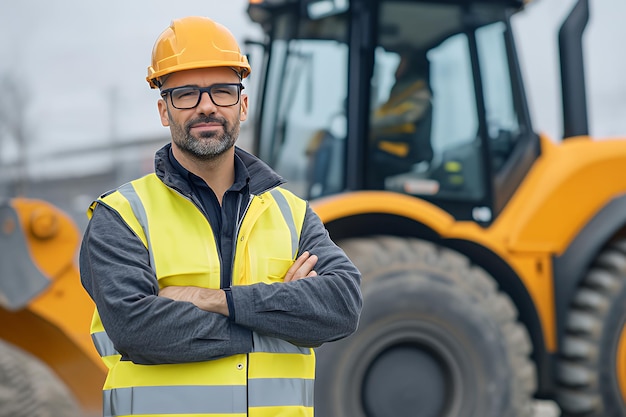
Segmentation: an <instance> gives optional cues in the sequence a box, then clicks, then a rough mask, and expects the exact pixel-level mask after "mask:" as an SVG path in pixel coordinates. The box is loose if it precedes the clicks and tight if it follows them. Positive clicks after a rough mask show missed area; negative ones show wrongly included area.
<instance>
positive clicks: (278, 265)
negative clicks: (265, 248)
mask: <svg viewBox="0 0 626 417" xmlns="http://www.w3.org/2000/svg"><path fill="white" fill-rule="evenodd" d="M291 265H293V260H292V259H279V258H268V259H267V282H269V283H272V282H282V281H284V280H285V274H287V271H288V270H289V268H290V267H291Z"/></svg>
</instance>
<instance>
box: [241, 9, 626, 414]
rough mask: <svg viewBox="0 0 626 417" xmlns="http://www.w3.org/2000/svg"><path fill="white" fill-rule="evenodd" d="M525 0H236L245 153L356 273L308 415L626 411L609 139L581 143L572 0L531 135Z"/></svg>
mask: <svg viewBox="0 0 626 417" xmlns="http://www.w3.org/2000/svg"><path fill="white" fill-rule="evenodd" d="M528 3H529V1H524V0H439V1H435V0H250V3H249V7H248V14H249V16H250V18H251V19H252V21H254V22H256V23H258V24H259V26H260V28H261V29H262V30H263V32H264V35H265V37H264V39H263V41H261V42H252V41H251V42H249V43H248V45H249V46H250V48H249V50H248V51H246V52H248V53H249V54H250V56H251V64H252V77H251V80H250V82H251V83H255V84H253V85H252V88H251V89H250V90H252V91H251V93H250V97H251V102H252V103H253V105H252V106H251V109H252V111H253V112H254V111H255V110H256V111H258V113H257V114H256V117H253V118H252V119H253V122H254V123H255V124H254V128H255V129H256V131H255V133H254V138H255V140H254V143H253V149H252V150H253V152H255V153H256V154H257V155H259V156H260V157H261V158H262V159H263V160H265V161H266V162H268V163H269V165H271V166H272V167H273V168H274V169H275V170H277V171H278V172H279V173H280V174H281V175H282V176H283V177H285V178H286V179H287V180H288V182H287V184H286V187H288V188H290V189H291V190H292V191H294V192H295V193H296V194H298V195H301V196H303V197H305V198H308V199H309V200H310V201H311V206H312V207H313V208H314V210H315V211H316V213H317V214H318V215H319V217H320V219H321V220H322V221H323V222H324V224H325V226H326V228H327V229H328V231H329V233H330V236H331V237H332V238H333V239H334V240H335V241H336V242H337V243H338V245H339V246H340V247H341V248H342V249H343V250H344V251H345V252H346V253H347V254H348V256H349V257H350V258H351V259H352V260H353V261H354V263H355V264H356V265H357V267H358V268H359V270H360V271H361V272H362V275H363V280H362V287H363V296H364V303H363V306H364V307H363V312H362V315H361V320H360V323H359V328H358V330H357V331H356V332H355V334H353V335H351V336H350V337H348V338H346V339H342V340H341V341H337V342H334V343H329V344H325V345H323V346H321V347H319V348H318V349H317V350H316V353H317V373H316V383H315V387H316V393H315V394H316V395H315V408H316V413H317V414H320V415H328V416H350V417H353V416H358V417H386V416H389V415H415V416H420V417H444V416H446V417H460V416H463V417H502V416H516V417H531V416H535V415H536V413H535V410H534V407H535V404H536V400H538V399H547V400H550V401H554V402H555V403H557V404H558V406H559V407H560V408H561V410H562V412H563V416H583V415H584V416H589V417H605V416H609V415H610V416H617V415H620V416H622V415H626V371H625V369H626V367H624V363H625V362H626V324H625V323H626V322H625V320H624V317H626V176H624V166H626V140H624V139H620V138H613V139H611V140H608V139H606V140H602V141H595V140H593V139H592V138H590V137H588V129H587V117H586V116H587V115H586V112H587V108H586V99H585V83H584V71H583V68H584V63H583V59H582V50H583V48H582V41H581V39H582V34H583V31H584V29H585V26H586V24H587V21H588V17H589V5H588V1H587V0H578V1H577V2H576V3H575V6H574V7H573V8H572V10H571V12H570V14H569V15H568V17H567V18H566V19H565V21H564V22H563V24H562V26H561V30H560V32H559V52H560V57H559V58H560V64H561V81H562V89H561V90H562V91H561V93H562V103H563V108H562V110H563V112H562V113H563V127H564V129H563V131H564V137H565V138H569V139H567V140H563V141H554V140H551V139H550V138H548V137H547V136H546V135H543V134H537V133H535V131H534V130H533V126H532V124H531V120H530V117H529V111H528V104H527V101H526V97H525V92H524V91H525V90H524V85H523V81H522V76H521V73H520V68H519V63H518V59H517V53H516V48H515V41H514V36H513V35H514V33H513V30H512V19H515V17H514V16H515V15H516V14H517V13H524V8H525V6H526V5H527V4H528ZM554 41H555V40H554ZM252 46H257V47H260V48H257V49H254V48H252ZM258 50H261V53H262V59H258V57H257V55H256V53H257V51H258ZM540 64H542V63H540ZM255 86H256V87H258V90H257V91H254V87H255Z"/></svg>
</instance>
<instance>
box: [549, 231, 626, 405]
mask: <svg viewBox="0 0 626 417" xmlns="http://www.w3.org/2000/svg"><path fill="white" fill-rule="evenodd" d="M625 326H626V240H625V239H622V240H619V241H617V242H615V243H613V244H611V245H610V246H608V247H607V248H606V249H605V250H603V251H602V252H601V253H600V255H599V256H598V258H597V259H596V260H595V262H594V263H593V265H592V266H591V268H590V270H589V272H588V273H587V275H586V276H585V278H584V280H583V282H582V284H581V286H580V287H579V288H578V291H577V292H576V295H575V297H574V300H573V301H572V303H571V306H570V310H569V313H568V317H567V322H566V333H565V336H564V338H563V347H562V349H561V352H560V353H561V355H560V361H559V366H558V376H557V377H558V382H559V390H558V395H557V401H558V403H559V405H560V406H561V409H562V410H563V415H564V416H585V417H623V416H626V398H625V394H624V393H625V392H626V333H625V332H626V329H625ZM620 368H621V369H620Z"/></svg>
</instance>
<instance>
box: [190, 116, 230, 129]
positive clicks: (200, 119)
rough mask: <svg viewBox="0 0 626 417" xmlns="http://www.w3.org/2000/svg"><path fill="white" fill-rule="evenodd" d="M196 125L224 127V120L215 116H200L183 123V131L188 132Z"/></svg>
mask: <svg viewBox="0 0 626 417" xmlns="http://www.w3.org/2000/svg"><path fill="white" fill-rule="evenodd" d="M198 123H219V124H221V125H222V126H226V119H224V118H221V117H216V116H200V117H197V118H195V119H192V120H190V121H188V122H187V123H185V129H186V130H187V131H189V130H190V129H191V127H192V126H193V125H195V124H198Z"/></svg>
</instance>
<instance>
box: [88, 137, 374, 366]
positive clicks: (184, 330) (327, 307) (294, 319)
mask: <svg viewBox="0 0 626 417" xmlns="http://www.w3.org/2000/svg"><path fill="white" fill-rule="evenodd" d="M168 151H169V145H168V146H166V147H164V148H163V149H161V150H160V151H158V152H157V154H156V158H155V168H156V174H157V176H158V177H159V178H160V179H161V180H162V181H163V182H164V183H165V184H166V185H167V186H169V187H172V188H174V189H176V190H178V191H179V192H181V193H183V194H185V195H188V196H190V197H191V198H192V199H194V200H195V201H198V199H197V196H193V195H192V193H193V191H192V187H190V185H189V183H188V182H187V180H186V179H185V178H183V176H181V175H180V174H179V173H178V172H177V171H176V170H175V169H173V167H172V166H171V162H170V161H169V159H168V156H167V155H168ZM236 155H237V157H238V158H240V159H241V160H242V161H243V162H244V164H245V166H246V167H247V169H248V172H249V176H250V182H249V192H250V193H251V194H260V193H262V192H264V191H268V190H270V189H272V188H274V187H276V186H278V185H280V184H282V183H283V182H284V181H283V179H282V178H281V177H280V176H279V175H278V174H276V173H275V172H274V171H272V170H271V169H270V168H269V167H268V166H267V165H266V164H265V163H263V162H262V161H261V160H259V159H258V158H256V157H254V156H253V155H250V154H248V153H247V152H245V151H243V150H241V149H239V148H237V149H236ZM163 221H167V219H164V220H163ZM172 244H175V242H173V243H172ZM303 251H309V252H310V253H312V254H314V255H317V256H318V257H319V260H318V262H317V264H316V266H315V270H316V272H317V273H318V276H317V277H314V278H307V279H302V280H297V281H295V282H290V283H283V284H274V285H267V284H262V283H259V284H253V285H248V286H234V287H232V289H231V294H232V307H233V308H234V310H235V311H236V314H235V319H234V321H233V320H231V319H229V318H228V317H225V316H222V315H220V314H216V313H210V312H206V311H203V310H200V309H199V308H197V307H196V306H194V305H193V304H192V303H189V302H180V301H174V300H171V299H168V298H164V297H158V291H159V286H158V283H157V279H156V277H155V275H154V272H153V271H152V269H151V267H150V259H149V254H148V252H147V249H146V247H145V246H144V245H143V243H142V242H141V240H140V239H139V238H138V237H137V236H136V235H135V234H134V233H133V232H132V231H131V229H130V228H129V227H128V226H127V225H126V224H125V222H124V221H123V220H122V219H121V217H120V216H119V215H118V214H117V213H116V212H115V211H113V210H111V209H109V208H107V207H106V206H104V205H101V204H99V205H97V206H96V208H95V210H94V212H93V217H92V218H91V220H90V222H89V224H88V226H87V229H86V231H85V234H84V237H83V241H82V245H81V250H80V260H79V261H80V262H79V264H80V276H81V281H82V284H83V286H84V287H85V289H86V290H87V292H88V293H89V295H90V296H91V298H92V299H93V300H94V302H95V304H96V306H97V308H98V312H99V314H100V317H101V319H102V323H103V325H104V327H105V329H106V332H107V334H108V336H109V338H110V339H111V340H112V341H113V344H114V345H115V348H116V349H117V350H118V351H119V352H120V353H121V354H122V359H123V360H131V361H133V362H135V363H138V364H163V363H182V362H195V361H204V360H210V359H216V358H220V357H224V356H230V355H234V354H239V353H248V352H251V351H252V348H253V346H252V332H253V331H254V332H258V333H260V334H264V335H267V336H271V337H276V338H280V339H284V340H287V341H290V342H292V343H294V344H296V345H299V346H310V347H315V346H319V345H320V344H322V343H325V342H329V341H333V340H337V339H340V338H343V337H346V336H348V335H350V334H351V333H352V332H354V331H355V330H356V327H357V324H358V319H359V314H360V311H361V305H362V296H361V291H360V280H361V276H360V273H359V271H358V270H357V268H356V267H355V266H354V265H353V264H352V262H351V261H350V260H349V259H348V258H347V257H346V255H345V254H344V252H343V251H342V250H341V249H340V248H339V247H338V246H336V245H335V244H334V243H333V241H332V240H331V239H330V237H329V235H328V232H327V231H326V229H325V227H324V225H323V223H322V222H321V220H320V219H319V217H318V216H317V215H316V214H315V213H314V212H313V211H312V210H311V208H310V207H307V212H306V216H305V220H304V224H303V227H302V233H301V236H300V243H299V253H302V252H303ZM231 261H232V260H231V259H222V262H223V263H224V262H231Z"/></svg>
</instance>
